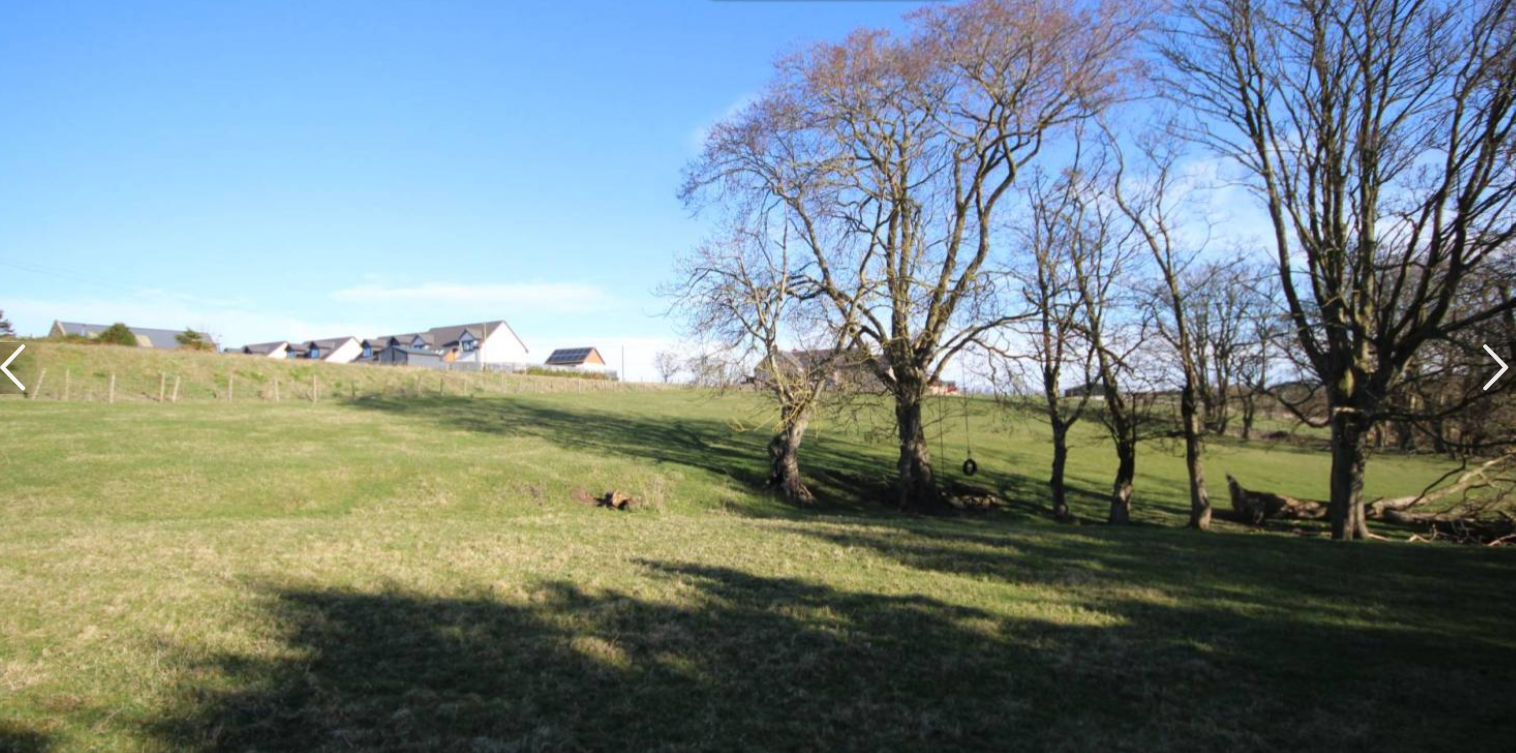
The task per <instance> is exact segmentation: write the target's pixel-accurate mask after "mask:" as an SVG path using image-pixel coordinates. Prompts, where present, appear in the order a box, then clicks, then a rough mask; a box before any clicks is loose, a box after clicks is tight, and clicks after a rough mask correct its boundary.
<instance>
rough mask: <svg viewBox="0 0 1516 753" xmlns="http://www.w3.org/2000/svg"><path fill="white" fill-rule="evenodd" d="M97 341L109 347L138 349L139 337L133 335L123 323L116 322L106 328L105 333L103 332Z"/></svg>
mask: <svg viewBox="0 0 1516 753" xmlns="http://www.w3.org/2000/svg"><path fill="white" fill-rule="evenodd" d="M95 340H97V341H99V342H102V343H105V344H107V345H125V346H127V347H129V348H135V347H137V336H136V335H134V334H132V331H131V329H129V328H128V327H127V326H126V325H125V324H122V323H121V322H116V323H115V324H112V325H111V326H109V327H106V328H105V331H104V332H101V333H100V336H99V337H96V338H95Z"/></svg>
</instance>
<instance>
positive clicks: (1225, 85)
mask: <svg viewBox="0 0 1516 753" xmlns="http://www.w3.org/2000/svg"><path fill="white" fill-rule="evenodd" d="M1177 11H1178V12H1177V14H1176V15H1175V17H1174V19H1173V23H1172V24H1171V26H1170V27H1169V29H1168V32H1167V34H1166V35H1165V41H1164V43H1163V46H1162V51H1163V58H1164V60H1165V62H1166V69H1165V73H1164V79H1165V83H1166V84H1167V87H1166V88H1167V91H1168V92H1169V95H1170V96H1172V97H1173V98H1174V99H1175V100H1177V101H1178V102H1179V103H1181V104H1182V105H1183V106H1185V107H1186V108H1189V109H1190V110H1191V111H1192V112H1194V113H1195V114H1196V115H1197V119H1196V122H1195V124H1194V126H1193V127H1192V128H1190V129H1189V130H1188V131H1187V134H1188V135H1189V136H1190V137H1192V138H1194V139H1196V140H1198V141H1200V142H1202V143H1204V144H1207V145H1209V146H1210V147H1211V148H1213V149H1215V150H1216V151H1217V152H1218V153H1219V154H1222V155H1225V156H1226V157H1229V158H1231V160H1232V161H1233V162H1234V163H1235V164H1236V165H1238V166H1240V167H1241V169H1242V170H1243V172H1244V174H1245V176H1246V178H1247V179H1248V183H1249V185H1250V187H1251V188H1252V189H1253V190H1254V191H1255V192H1256V195H1257V196H1258V197H1259V198H1260V200H1261V203H1262V206H1263V208H1264V209H1265V210H1266V212H1267V215H1268V219H1269V224H1270V227H1271V230H1272V241H1273V245H1274V248H1275V252H1276V255H1277V261H1278V267H1279V281H1280V284H1281V286H1282V289H1283V294H1284V298H1285V302H1286V305H1287V309H1288V313H1289V320H1290V328H1291V330H1292V331H1293V334H1294V340H1295V346H1296V347H1297V348H1298V350H1299V351H1300V353H1301V361H1302V362H1303V363H1304V364H1305V365H1306V366H1307V367H1308V368H1309V370H1310V371H1311V373H1312V374H1313V375H1314V377H1315V378H1316V379H1317V380H1319V382H1320V384H1321V385H1322V388H1323V389H1324V391H1325V393H1326V395H1325V397H1326V401H1327V404H1328V407H1329V415H1328V416H1327V419H1326V420H1327V422H1328V423H1329V424H1330V427H1331V433H1332V471H1331V504H1330V514H1331V523H1332V526H1331V527H1332V536H1333V538H1336V539H1359V538H1364V537H1366V536H1367V533H1368V530H1367V527H1366V524H1365V516H1364V504H1363V503H1364V498H1363V476H1364V468H1365V465H1366V463H1367V459H1368V454H1367V446H1366V438H1367V435H1368V433H1369V431H1370V429H1371V428H1372V427H1373V426H1374V425H1375V424H1376V422H1378V421H1380V420H1382V419H1383V418H1384V416H1385V400H1386V397H1387V396H1388V395H1389V394H1390V393H1391V391H1392V390H1393V389H1394V388H1395V384H1396V382H1397V380H1399V379H1401V378H1402V377H1403V375H1404V374H1405V373H1406V366H1407V365H1408V364H1410V363H1411V361H1412V359H1413V358H1414V357H1415V356H1416V354H1417V352H1418V350H1420V349H1421V348H1422V346H1424V345H1425V344H1426V343H1428V342H1429V341H1432V340H1434V339H1437V338H1440V337H1445V336H1447V335H1448V334H1449V333H1452V332H1456V331H1458V330H1460V329H1463V328H1466V327H1470V326H1473V325H1476V324H1478V323H1480V322H1483V321H1486V320H1489V319H1491V318H1495V317H1498V316H1500V315H1501V314H1502V313H1503V312H1505V311H1508V310H1510V309H1511V308H1512V307H1513V306H1516V301H1510V300H1506V301H1503V302H1498V303H1493V304H1492V305H1489V306H1488V307H1485V308H1482V309H1479V310H1468V311H1460V312H1459V313H1458V314H1456V315H1453V314H1451V310H1452V306H1453V303H1454V301H1455V299H1456V298H1457V296H1458V294H1459V290H1460V288H1461V287H1462V286H1463V285H1464V284H1465V282H1466V281H1467V280H1468V279H1469V278H1470V276H1471V275H1472V274H1473V273H1475V272H1476V271H1477V270H1478V269H1479V268H1480V266H1481V265H1482V264H1484V263H1485V262H1486V261H1487V260H1488V259H1489V258H1490V257H1491V255H1492V254H1494V253H1496V252H1497V251H1498V250H1499V249H1501V248H1502V247H1504V246H1505V245H1506V244H1508V243H1509V242H1510V241H1511V238H1512V236H1513V234H1516V223H1513V216H1512V214H1513V213H1512V199H1513V196H1516V169H1513V157H1516V150H1513V148H1512V143H1513V142H1512V128H1513V125H1516V106H1513V105H1516V53H1513V51H1516V39H1513V35H1516V13H1513V2H1512V0H1456V1H1455V0H1440V1H1439V0H1377V1H1374V2H1370V1H1368V0H1180V2H1179V3H1178V5H1177ZM1297 265H1299V266H1298V267H1297Z"/></svg>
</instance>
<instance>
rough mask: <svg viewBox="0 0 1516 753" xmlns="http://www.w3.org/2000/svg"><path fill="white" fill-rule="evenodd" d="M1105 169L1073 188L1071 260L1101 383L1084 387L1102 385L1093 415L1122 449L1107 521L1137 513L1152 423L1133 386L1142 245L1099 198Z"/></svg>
mask: <svg viewBox="0 0 1516 753" xmlns="http://www.w3.org/2000/svg"><path fill="white" fill-rule="evenodd" d="M1107 180H1108V178H1106V177H1105V176H1104V175H1103V170H1101V169H1098V168H1097V169H1092V170H1091V171H1090V173H1089V175H1088V176H1085V177H1084V183H1083V185H1081V186H1080V187H1079V188H1078V189H1077V190H1076V193H1075V196H1076V197H1077V198H1076V201H1077V202H1078V205H1079V206H1080V208H1081V209H1080V214H1081V215H1082V217H1083V220H1084V221H1083V222H1082V223H1081V225H1080V233H1081V235H1080V238H1079V244H1080V253H1077V254H1069V255H1068V256H1067V260H1068V262H1069V267H1070V270H1071V272H1072V282H1073V286H1074V289H1075V291H1076V292H1077V294H1078V305H1079V307H1080V320H1079V327H1080V330H1081V335H1082V337H1083V338H1084V339H1085V341H1086V343H1087V344H1088V347H1089V348H1090V352H1091V353H1092V354H1093V358H1092V359H1091V360H1092V362H1093V364H1094V367H1095V368H1094V372H1095V376H1096V379H1095V380H1094V382H1095V383H1093V384H1091V383H1089V382H1087V383H1086V384H1085V385H1084V386H1083V390H1084V391H1085V392H1088V391H1091V390H1096V389H1098V390H1099V393H1100V401H1099V403H1098V405H1097V406H1095V408H1096V410H1095V416H1096V417H1097V418H1098V419H1099V421H1100V423H1101V425H1102V426H1104V427H1105V430H1106V433H1107V434H1109V435H1110V438H1111V443H1112V446H1113V448H1114V450H1115V454H1116V473H1115V477H1114V478H1113V479H1112V481H1111V497H1110V512H1109V514H1108V515H1107V518H1106V519H1107V520H1108V521H1109V522H1111V523H1114V524H1118V525H1121V524H1126V523H1129V522H1131V518H1132V494H1133V491H1134V488H1135V484H1136V481H1137V448H1138V446H1139V444H1140V443H1141V441H1142V440H1143V438H1144V437H1143V430H1144V424H1145V423H1146V422H1147V418H1148V417H1147V415H1146V413H1147V408H1148V407H1149V406H1148V405H1147V403H1149V402H1150V401H1151V398H1150V397H1144V396H1142V395H1139V394H1137V393H1136V392H1135V391H1132V390H1130V389H1129V386H1130V385H1131V384H1132V383H1133V382H1135V381H1136V376H1137V372H1138V368H1137V367H1138V358H1139V354H1140V352H1141V351H1142V350H1143V348H1144V329H1145V327H1144V326H1143V324H1142V322H1141V320H1140V318H1132V316H1131V311H1132V309H1133V303H1134V301H1133V300H1132V296H1131V290H1130V286H1129V282H1130V280H1131V278H1132V277H1135V276H1136V275H1137V267H1138V265H1137V263H1136V262H1137V258H1138V256H1137V251H1138V249H1137V247H1135V246H1134V245H1132V244H1130V243H1122V242H1120V239H1119V238H1117V237H1116V229H1115V226H1116V210H1115V209H1114V208H1113V207H1111V206H1110V204H1111V202H1108V201H1103V200H1101V196H1100V187H1101V184H1102V182H1105V181H1107Z"/></svg>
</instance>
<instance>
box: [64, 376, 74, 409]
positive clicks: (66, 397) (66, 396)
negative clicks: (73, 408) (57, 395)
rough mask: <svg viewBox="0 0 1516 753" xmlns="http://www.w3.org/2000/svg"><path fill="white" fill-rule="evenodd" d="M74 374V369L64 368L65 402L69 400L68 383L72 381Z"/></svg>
mask: <svg viewBox="0 0 1516 753" xmlns="http://www.w3.org/2000/svg"><path fill="white" fill-rule="evenodd" d="M73 375H74V370H73V369H64V370H63V402H65V403H66V402H68V383H69V382H70V381H72V380H71V377H73Z"/></svg>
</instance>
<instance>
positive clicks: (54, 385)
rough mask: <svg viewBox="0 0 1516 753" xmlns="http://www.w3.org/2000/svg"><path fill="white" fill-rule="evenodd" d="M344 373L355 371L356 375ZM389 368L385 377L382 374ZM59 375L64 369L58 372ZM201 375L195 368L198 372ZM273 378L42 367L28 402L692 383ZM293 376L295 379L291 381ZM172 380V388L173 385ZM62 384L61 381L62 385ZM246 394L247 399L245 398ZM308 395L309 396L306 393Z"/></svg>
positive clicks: (393, 374)
mask: <svg viewBox="0 0 1516 753" xmlns="http://www.w3.org/2000/svg"><path fill="white" fill-rule="evenodd" d="M339 369H352V371H351V372H346V371H339ZM381 369H382V370H383V371H381ZM54 370H55V371H56V367H55V369H54ZM191 371H194V370H191ZM294 371H295V372H296V373H293V374H286V373H269V372H268V371H260V370H255V369H238V368H232V369H228V370H215V371H213V372H211V373H200V374H194V373H191V374H188V375H186V374H181V373H177V372H175V371H172V370H169V371H165V370H163V369H162V367H161V366H160V365H149V366H147V367H146V368H131V367H121V368H113V367H110V366H107V367H105V368H102V369H99V370H91V369H88V368H86V369H82V370H81V372H80V374H79V375H78V376H77V377H76V376H74V373H73V369H72V367H68V368H65V369H64V372H63V378H62V379H61V380H59V379H57V378H54V379H53V380H52V381H49V380H48V379H47V369H46V368H40V365H39V369H38V379H37V384H36V385H35V386H34V387H33V388H32V389H30V390H28V391H27V393H28V394H27V395H26V396H25V397H26V398H27V399H31V400H50V401H58V402H95V401H96V400H100V399H103V400H104V401H105V402H106V403H107V404H115V403H116V402H117V401H121V402H123V403H137V402H146V403H156V404H159V405H163V404H165V403H167V404H177V403H178V402H180V398H181V397H182V398H183V399H184V401H185V402H211V401H216V402H273V403H278V402H280V401H281V400H282V399H283V398H284V397H294V398H298V399H301V400H303V401H305V402H309V403H312V404H319V403H320V400H321V398H322V397H323V392H324V393H325V396H327V397H331V396H336V397H338V398H339V399H341V398H344V397H345V398H346V399H348V400H366V399H376V398H437V397H481V396H506V395H542V394H570V393H572V394H576V395H584V394H592V393H606V392H637V391H659V390H666V389H682V388H686V387H688V385H678V384H659V383H644V382H635V383H630V382H619V381H611V380H608V379H596V378H582V377H573V376H545V375H540V374H527V373H524V372H523V371H520V370H516V371H511V370H494V369H485V370H479V369H470V370H461V369H460V370H444V371H440V372H439V371H437V370H431V369H424V370H422V369H417V370H415V371H416V372H418V373H415V374H412V373H410V372H411V371H412V370H411V369H403V367H401V368H397V367H375V366H334V367H330V368H329V369H322V370H321V371H320V372H317V373H312V374H310V383H309V385H308V386H305V388H304V389H292V390H290V391H291V392H293V393H297V394H294V395H285V394H283V393H284V389H283V388H284V387H286V386H287V385H284V384H283V382H284V380H285V379H286V378H290V381H291V382H292V384H294V385H300V378H301V377H303V376H304V374H300V373H298V371H301V369H297V370H294ZM427 374H437V376H438V379H437V382H436V383H435V386H432V385H428V383H427V382H426V376H427ZM291 377H292V378H291ZM170 378H172V380H173V384H172V387H170V385H169V379H170ZM239 381H240V382H242V384H241V385H240V386H241V387H242V389H241V390H239V389H238V387H239V385H238V384H237V383H238V382H239ZM60 382H61V383H60ZM239 393H241V394H240V395H239ZM298 393H303V394H298Z"/></svg>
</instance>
